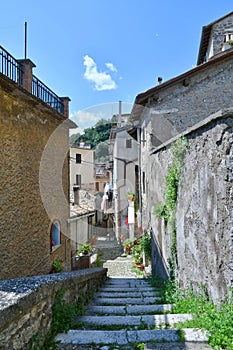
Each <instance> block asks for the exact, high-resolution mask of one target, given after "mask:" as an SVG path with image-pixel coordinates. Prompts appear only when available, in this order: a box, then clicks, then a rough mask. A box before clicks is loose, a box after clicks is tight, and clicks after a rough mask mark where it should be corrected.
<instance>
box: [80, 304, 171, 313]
mask: <svg viewBox="0 0 233 350" xmlns="http://www.w3.org/2000/svg"><path fill="white" fill-rule="evenodd" d="M171 311H172V305H171V304H161V305H160V304H157V305H156V304H154V305H128V306H121V305H119V306H114V305H89V306H88V307H87V308H86V312H85V314H86V315H91V316H93V315H94V314H97V315H126V314H128V315H142V314H146V315H147V314H156V313H159V314H163V313H168V312H171Z"/></svg>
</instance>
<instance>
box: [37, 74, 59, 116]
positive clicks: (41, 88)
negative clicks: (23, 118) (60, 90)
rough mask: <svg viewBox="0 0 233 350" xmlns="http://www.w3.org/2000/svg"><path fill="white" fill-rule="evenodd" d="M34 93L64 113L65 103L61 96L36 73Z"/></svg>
mask: <svg viewBox="0 0 233 350" xmlns="http://www.w3.org/2000/svg"><path fill="white" fill-rule="evenodd" d="M32 94H33V95H34V96H36V97H38V98H40V99H41V100H42V101H44V102H45V103H47V104H48V105H49V106H51V107H52V108H54V109H55V110H56V111H58V112H59V113H62V114H64V103H63V101H62V100H61V99H60V97H59V96H57V95H56V94H55V93H54V92H53V91H52V90H50V88H48V87H47V86H46V85H45V84H44V83H43V82H42V81H41V80H39V79H38V78H37V77H35V76H34V75H33V76H32Z"/></svg>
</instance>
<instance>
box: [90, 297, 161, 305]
mask: <svg viewBox="0 0 233 350" xmlns="http://www.w3.org/2000/svg"><path fill="white" fill-rule="evenodd" d="M158 301H160V298H159V297H145V298H137V297H135V298H94V299H93V300H92V302H91V304H92V305H148V304H155V303H156V302H157V303H158Z"/></svg>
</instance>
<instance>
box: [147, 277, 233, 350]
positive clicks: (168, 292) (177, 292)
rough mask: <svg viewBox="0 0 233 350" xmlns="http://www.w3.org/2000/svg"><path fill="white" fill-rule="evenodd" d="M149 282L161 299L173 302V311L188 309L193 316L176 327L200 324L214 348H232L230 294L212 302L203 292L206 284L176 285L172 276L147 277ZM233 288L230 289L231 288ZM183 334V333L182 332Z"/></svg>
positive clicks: (198, 326) (230, 349)
mask: <svg viewBox="0 0 233 350" xmlns="http://www.w3.org/2000/svg"><path fill="white" fill-rule="evenodd" d="M148 281H149V282H150V283H151V285H152V286H154V287H156V288H157V289H158V288H159V289H160V292H161V301H162V302H163V303H172V304H174V306H173V313H190V314H193V315H194V318H193V319H192V320H189V321H186V322H183V323H179V328H190V327H191V328H202V329H206V330H207V331H209V332H210V335H209V343H210V345H211V346H212V347H213V349H216V350H223V349H226V350H233V341H232V340H233V338H232V334H233V296H232V295H231V297H229V298H228V300H227V301H225V302H223V303H219V304H216V305H214V304H213V302H212V301H211V300H210V299H209V297H208V296H207V295H206V292H205V288H204V287H203V286H202V287H200V289H199V291H196V292H195V291H194V290H193V289H192V288H191V287H189V288H187V289H179V288H178V286H177V284H176V283H175V281H174V280H171V279H168V280H167V281H163V280H161V279H160V278H158V277H157V276H154V277H150V278H149V279H148ZM232 292H233V290H232ZM181 335H182V334H181Z"/></svg>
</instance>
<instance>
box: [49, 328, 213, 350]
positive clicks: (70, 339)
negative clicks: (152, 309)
mask: <svg viewBox="0 0 233 350" xmlns="http://www.w3.org/2000/svg"><path fill="white" fill-rule="evenodd" d="M182 331H183V334H184V339H185V341H188V342H200V343H205V342H207V341H208V338H207V332H206V331H203V330H200V329H193V328H189V329H183V330H182ZM55 340H56V341H59V342H60V344H59V345H58V348H57V349H59V347H60V346H63V345H64V344H72V345H75V344H79V345H80V344H81V345H83V344H86V345H88V344H101V345H103V344H118V345H126V344H128V343H141V342H150V341H153V342H159V341H164V340H166V341H168V342H179V341H180V340H181V338H180V332H179V330H177V329H163V330H134V331H131V330H120V331H100V330H98V331H96V330H69V331H68V333H62V334H58V335H57V336H56V337H55ZM61 348H62V347H61Z"/></svg>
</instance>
